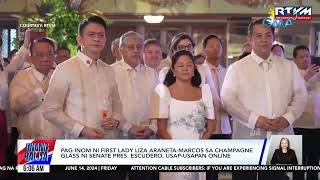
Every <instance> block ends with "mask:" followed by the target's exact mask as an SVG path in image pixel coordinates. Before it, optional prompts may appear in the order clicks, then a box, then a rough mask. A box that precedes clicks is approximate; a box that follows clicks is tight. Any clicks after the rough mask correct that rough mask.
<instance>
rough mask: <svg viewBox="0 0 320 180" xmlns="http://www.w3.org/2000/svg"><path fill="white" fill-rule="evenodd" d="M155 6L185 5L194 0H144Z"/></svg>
mask: <svg viewBox="0 0 320 180" xmlns="http://www.w3.org/2000/svg"><path fill="white" fill-rule="evenodd" d="M144 1H145V2H148V3H150V4H152V5H155V6H160V7H172V6H185V5H187V4H188V3H190V2H191V1H192V0H144Z"/></svg>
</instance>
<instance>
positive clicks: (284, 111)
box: [221, 52, 307, 139]
mask: <svg viewBox="0 0 320 180" xmlns="http://www.w3.org/2000/svg"><path fill="white" fill-rule="evenodd" d="M221 99H222V103H223V105H224V107H225V108H226V110H227V111H228V112H229V113H230V114H231V115H232V117H233V137H234V138H235V139H263V138H265V137H269V136H270V135H271V134H293V128H292V124H293V122H294V121H295V120H296V119H297V118H298V117H299V116H300V115H301V114H302V112H303V111H304V108H305V105H306V102H307V91H306V88H305V86H304V84H303V80H302V78H301V76H300V74H299V71H298V69H297V67H296V65H295V64H294V63H293V62H291V61H287V60H285V59H281V58H280V57H278V56H275V55H273V54H272V53H271V54H270V56H269V58H268V59H267V60H263V59H261V58H260V57H259V56H257V55H256V54H255V53H254V52H252V53H251V55H248V56H246V57H245V58H243V59H242V60H241V61H237V62H235V63H234V64H232V65H231V66H230V67H229V68H228V71H227V74H226V77H225V80H224V83H223V85H222V90H221ZM260 115H262V116H265V117H267V118H277V117H280V116H283V117H284V118H286V119H287V120H288V122H289V124H290V125H289V126H288V127H287V128H285V129H283V130H282V131H280V132H273V133H272V132H269V131H268V132H267V131H265V130H263V129H260V128H256V127H255V125H256V121H257V119H258V117H259V116H260Z"/></svg>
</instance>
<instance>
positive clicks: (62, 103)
mask: <svg viewBox="0 0 320 180" xmlns="http://www.w3.org/2000/svg"><path fill="white" fill-rule="evenodd" d="M105 111H107V113H109V114H110V115H112V117H113V118H115V119H118V120H120V128H125V125H126V122H125V120H124V118H123V116H122V104H121V101H120V97H119V93H118V88H117V84H116V81H115V77H114V71H113V69H112V68H111V67H110V66H109V65H107V64H105V63H104V62H103V61H101V60H97V62H96V63H95V61H93V60H92V59H90V58H89V57H88V56H86V55H85V54H83V53H82V52H78V54H77V56H75V57H73V58H71V59H69V60H67V61H65V62H63V63H61V64H59V65H58V66H57V67H56V69H55V71H54V73H53V75H52V78H51V80H50V85H49V88H48V91H47V94H46V96H45V101H44V116H45V118H46V119H48V120H49V121H50V122H52V123H53V124H55V125H56V126H58V127H60V128H61V129H62V130H63V135H64V137H65V138H66V139H77V138H79V135H80V132H81V131H82V129H83V128H84V127H92V128H98V129H101V130H103V128H102V126H101V113H102V112H105ZM118 131H119V130H118V129H117V128H114V129H113V130H105V133H106V137H105V138H111V139H113V138H118V136H119V132H118Z"/></svg>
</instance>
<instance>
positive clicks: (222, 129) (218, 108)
mask: <svg viewBox="0 0 320 180" xmlns="http://www.w3.org/2000/svg"><path fill="white" fill-rule="evenodd" d="M205 64H206V65H207V66H208V68H209V69H210V73H211V77H212V80H213V82H214V86H212V87H211V86H210V89H211V92H212V91H216V92H215V93H214V94H217V95H218V96H217V97H216V99H215V98H213V101H217V102H216V103H214V105H215V106H214V107H215V115H216V116H215V119H216V120H217V125H216V130H215V131H214V132H213V134H214V135H217V136H218V135H226V136H225V137H226V138H227V137H230V136H231V133H232V130H231V124H230V118H229V114H228V113H227V112H226V110H225V109H224V108H223V106H222V104H221V97H220V91H221V87H222V84H223V81H224V77H225V75H226V72H227V70H226V68H224V67H222V66H221V65H220V64H219V65H218V66H217V67H216V66H214V65H212V64H210V63H209V62H207V61H206V62H205ZM212 94H213V93H212ZM212 96H213V97H214V95H212ZM214 137H215V136H213V138H214ZM230 138H231V137H230Z"/></svg>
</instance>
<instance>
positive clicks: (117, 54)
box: [111, 38, 122, 62]
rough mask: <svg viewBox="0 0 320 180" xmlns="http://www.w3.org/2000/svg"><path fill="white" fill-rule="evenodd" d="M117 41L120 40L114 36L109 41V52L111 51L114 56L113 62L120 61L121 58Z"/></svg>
mask: <svg viewBox="0 0 320 180" xmlns="http://www.w3.org/2000/svg"><path fill="white" fill-rule="evenodd" d="M119 42H120V38H116V39H114V40H113V41H112V43H111V52H112V55H113V56H114V57H115V58H116V59H115V62H118V61H120V60H121V58H122V57H121V54H120V51H119Z"/></svg>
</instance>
